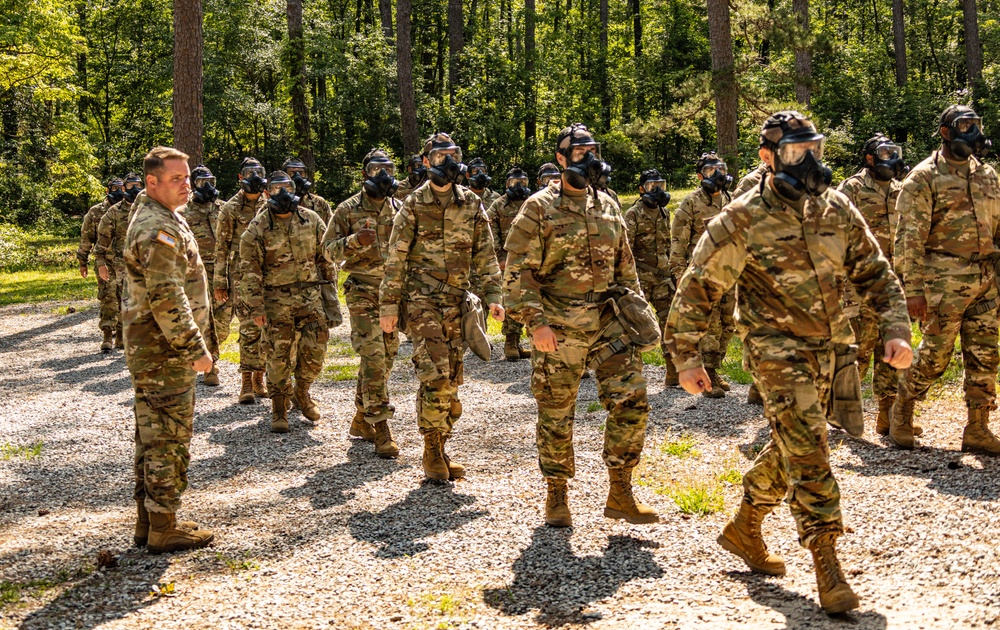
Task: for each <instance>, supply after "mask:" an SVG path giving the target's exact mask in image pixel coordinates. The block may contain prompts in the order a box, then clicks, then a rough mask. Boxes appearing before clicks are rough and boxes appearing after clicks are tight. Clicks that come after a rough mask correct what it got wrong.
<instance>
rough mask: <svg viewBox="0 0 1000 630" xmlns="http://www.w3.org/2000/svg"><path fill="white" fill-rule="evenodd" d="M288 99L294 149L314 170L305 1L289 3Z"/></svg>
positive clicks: (286, 11) (294, 0) (287, 6)
mask: <svg viewBox="0 0 1000 630" xmlns="http://www.w3.org/2000/svg"><path fill="white" fill-rule="evenodd" d="M285 7H286V8H285V13H286V15H287V16H288V53H287V54H288V76H289V78H290V80H291V83H290V85H289V90H288V95H289V97H290V98H291V101H292V122H293V127H294V134H293V139H292V148H293V149H294V150H295V152H296V153H298V156H299V159H301V160H302V162H303V163H305V165H306V166H307V167H308V168H309V169H310V170H311V169H312V168H313V167H314V166H315V160H314V159H313V152H312V138H311V135H310V130H309V106H308V104H307V103H306V86H307V85H308V82H307V80H306V40H305V38H304V37H303V36H302V0H288V2H287V4H286V5H285Z"/></svg>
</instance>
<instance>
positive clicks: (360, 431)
mask: <svg viewBox="0 0 1000 630" xmlns="http://www.w3.org/2000/svg"><path fill="white" fill-rule="evenodd" d="M348 433H349V434H350V435H352V436H353V437H359V438H361V439H363V440H364V441H365V442H374V441H375V429H374V427H372V425H370V424H368V423H367V422H365V414H364V413H363V412H361V411H358V412H357V413H355V414H354V419H352V420H351V429H350V431H348Z"/></svg>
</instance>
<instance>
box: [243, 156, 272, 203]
mask: <svg viewBox="0 0 1000 630" xmlns="http://www.w3.org/2000/svg"><path fill="white" fill-rule="evenodd" d="M240 188H241V189H243V192H245V193H247V194H250V195H259V194H260V193H262V192H264V191H265V190H267V179H266V178H265V177H264V168H263V167H262V166H261V165H260V164H257V163H251V164H248V165H246V166H244V167H243V169H242V170H240Z"/></svg>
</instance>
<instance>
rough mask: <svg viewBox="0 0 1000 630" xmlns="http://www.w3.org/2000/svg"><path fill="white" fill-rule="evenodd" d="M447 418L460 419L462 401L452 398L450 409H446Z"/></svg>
mask: <svg viewBox="0 0 1000 630" xmlns="http://www.w3.org/2000/svg"><path fill="white" fill-rule="evenodd" d="M448 417H449V418H451V419H452V420H458V419H459V418H461V417H462V401H461V400H459V399H457V398H452V400H451V407H449V408H448Z"/></svg>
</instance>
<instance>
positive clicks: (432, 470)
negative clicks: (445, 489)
mask: <svg viewBox="0 0 1000 630" xmlns="http://www.w3.org/2000/svg"><path fill="white" fill-rule="evenodd" d="M423 464H424V475H425V476H426V477H427V478H428V479H438V480H440V481H445V480H446V479H448V464H446V463H445V461H444V445H443V443H442V439H441V432H440V431H434V430H430V431H427V432H426V433H424V458H423Z"/></svg>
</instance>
